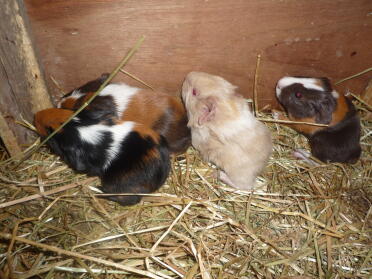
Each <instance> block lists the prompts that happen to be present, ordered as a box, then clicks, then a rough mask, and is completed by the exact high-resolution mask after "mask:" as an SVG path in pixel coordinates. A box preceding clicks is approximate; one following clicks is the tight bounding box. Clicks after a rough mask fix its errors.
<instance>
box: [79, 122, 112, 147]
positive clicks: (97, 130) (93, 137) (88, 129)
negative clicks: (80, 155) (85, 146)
mask: <svg viewBox="0 0 372 279" xmlns="http://www.w3.org/2000/svg"><path fill="white" fill-rule="evenodd" d="M107 128H108V126H106V125H102V124H97V125H90V126H83V127H79V128H78V132H79V134H80V138H81V140H83V141H85V142H87V143H90V144H97V143H99V142H100V141H101V139H102V136H103V133H104V132H105V131H107V130H108V129H107Z"/></svg>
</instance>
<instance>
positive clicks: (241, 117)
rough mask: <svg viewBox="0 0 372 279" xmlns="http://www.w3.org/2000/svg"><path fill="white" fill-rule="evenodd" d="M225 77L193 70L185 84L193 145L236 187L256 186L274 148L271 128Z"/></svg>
mask: <svg viewBox="0 0 372 279" xmlns="http://www.w3.org/2000/svg"><path fill="white" fill-rule="evenodd" d="M235 88H236V87H235V86H234V85H232V84H231V83H229V82H228V81H226V80H225V79H223V78H221V77H219V76H214V75H210V74H207V73H201V72H191V73H189V74H188V75H187V76H186V79H185V81H184V83H183V86H182V98H183V101H184V103H185V106H186V110H187V114H188V117H189V122H188V126H189V127H190V128H191V139H192V145H193V146H194V147H195V148H196V149H197V150H199V151H200V153H201V155H202V157H203V158H204V159H205V160H207V161H211V162H213V163H214V164H215V165H216V166H217V167H219V168H220V169H222V170H223V171H220V173H219V177H220V179H221V180H222V181H223V182H225V183H226V184H229V185H230V186H233V187H235V188H239V189H243V190H248V189H252V188H254V182H255V179H256V177H257V175H258V174H259V173H260V172H261V171H262V170H263V168H264V167H265V166H266V164H267V161H268V159H269V157H270V154H271V152H272V141H271V134H270V131H269V129H268V128H267V127H266V126H265V125H264V124H263V123H261V122H259V121H258V120H257V119H256V118H255V117H254V116H253V115H252V113H251V112H250V110H249V107H248V104H247V102H246V101H245V100H244V98H243V97H242V96H240V95H237V94H236V93H235Z"/></svg>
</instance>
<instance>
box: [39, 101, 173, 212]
mask: <svg viewBox="0 0 372 279" xmlns="http://www.w3.org/2000/svg"><path fill="white" fill-rule="evenodd" d="M72 114H73V111H71V110H67V109H60V108H51V109H46V110H42V111H39V112H38V113H36V115H35V127H36V129H37V131H38V133H39V134H40V136H41V137H43V138H45V137H47V136H48V135H49V134H50V133H51V132H53V131H54V130H55V129H57V128H58V127H59V126H60V125H61V124H62V123H64V122H65V121H66V120H67V119H68V118H69V117H70V116H71V115H72ZM48 145H49V147H50V148H51V149H52V151H53V152H54V153H56V154H57V155H59V156H60V157H61V158H62V159H63V160H64V161H65V162H66V163H67V164H68V165H69V166H70V167H71V168H72V169H74V170H76V171H78V172H81V173H85V174H88V175H92V176H99V177H100V179H101V183H102V191H103V192H105V193H133V194H137V193H143V194H146V193H151V192H154V191H156V190H157V189H159V188H160V186H161V185H163V183H164V182H165V180H166V178H167V176H168V174H169V170H170V159H169V150H168V146H167V143H166V141H165V139H164V138H163V137H162V136H161V135H159V134H158V133H156V132H155V131H153V130H152V129H150V128H147V127H146V126H144V125H142V124H140V123H136V122H134V121H120V122H117V123H109V124H107V123H102V122H100V121H96V120H92V119H90V118H88V117H87V115H86V114H79V115H78V116H76V117H74V118H73V119H72V120H71V121H70V122H69V123H67V124H66V125H65V126H64V127H63V128H62V129H61V130H60V131H59V132H58V133H57V134H55V135H54V136H53V137H52V138H51V139H50V140H49V141H48ZM106 198H108V199H110V200H113V201H116V202H118V203H120V204H122V205H133V204H136V203H138V202H139V201H140V199H141V196H138V195H129V196H124V195H123V196H120V195H117V196H107V197H106Z"/></svg>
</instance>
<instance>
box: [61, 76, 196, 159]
mask: <svg viewBox="0 0 372 279" xmlns="http://www.w3.org/2000/svg"><path fill="white" fill-rule="evenodd" d="M107 77H108V75H107V74H103V75H102V76H101V77H100V78H98V79H96V80H93V81H90V82H88V83H86V84H84V85H83V86H81V87H79V88H77V89H75V90H74V91H72V92H70V93H69V94H67V95H66V96H65V97H64V98H63V99H62V101H61V102H60V103H59V107H60V108H65V109H70V110H77V109H78V108H79V107H80V106H81V105H82V104H83V103H84V102H86V101H87V100H88V99H89V98H90V97H91V96H92V95H93V94H94V92H95V91H97V90H98V88H99V87H100V86H101V84H102V83H103V82H104V81H105V80H106V79H107ZM84 113H89V114H91V116H90V118H100V119H101V120H103V119H105V121H107V122H110V119H111V120H120V121H134V122H136V123H140V124H143V125H145V126H147V127H149V128H151V129H153V130H154V131H156V132H158V133H159V134H160V135H162V136H164V137H165V139H166V140H167V142H168V146H169V149H170V151H171V152H173V153H182V152H184V151H186V149H187V148H188V147H189V146H190V144H191V134H190V129H189V128H188V127H187V114H186V111H185V108H184V106H183V104H182V102H181V100H180V98H177V97H174V96H170V95H167V94H165V93H161V92H154V91H152V90H145V89H140V88H136V87H131V86H129V85H127V84H125V83H112V84H108V85H107V86H106V87H105V88H104V89H103V90H102V91H101V92H100V94H99V95H98V96H97V97H96V98H95V99H94V100H93V101H92V102H91V103H90V104H89V106H88V107H87V108H86V109H85V110H84Z"/></svg>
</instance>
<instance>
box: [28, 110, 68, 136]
mask: <svg viewBox="0 0 372 279" xmlns="http://www.w3.org/2000/svg"><path fill="white" fill-rule="evenodd" d="M73 113H74V112H73V111H71V110H66V109H58V108H50V109H45V110H42V111H39V112H37V113H36V114H35V127H36V129H37V131H38V133H39V134H40V135H41V136H44V137H45V136H47V135H48V134H49V133H48V130H47V129H48V128H51V129H53V130H56V129H57V128H58V127H59V126H61V124H63V122H65V121H66V120H67V119H68V118H69V117H70V116H71V115H72V114H73Z"/></svg>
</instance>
